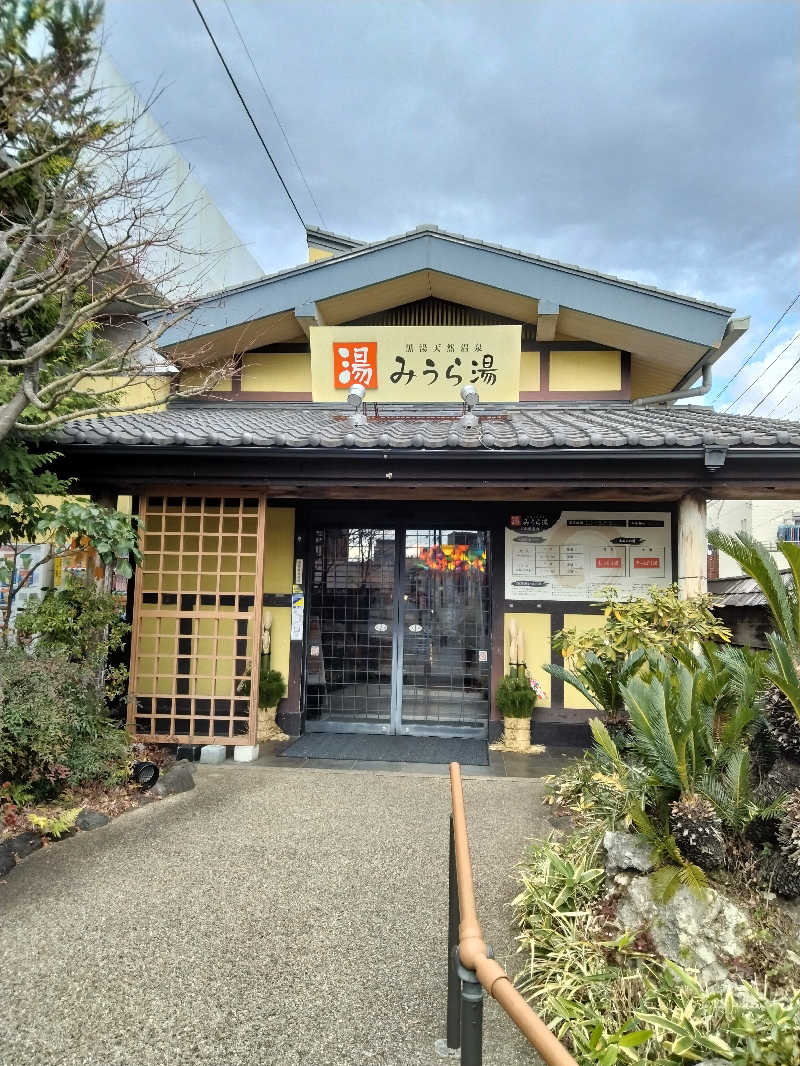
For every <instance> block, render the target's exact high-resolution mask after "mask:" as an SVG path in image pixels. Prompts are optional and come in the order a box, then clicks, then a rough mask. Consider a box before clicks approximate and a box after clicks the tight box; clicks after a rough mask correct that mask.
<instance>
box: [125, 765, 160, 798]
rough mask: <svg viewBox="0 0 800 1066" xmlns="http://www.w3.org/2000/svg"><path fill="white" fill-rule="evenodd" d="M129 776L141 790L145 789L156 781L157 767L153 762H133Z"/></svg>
mask: <svg viewBox="0 0 800 1066" xmlns="http://www.w3.org/2000/svg"><path fill="white" fill-rule="evenodd" d="M131 777H132V778H133V780H134V781H135V782H136V784H137V785H138V786H139V788H141V789H142V791H147V789H148V788H152V787H153V785H154V784H155V783H156V781H158V767H157V766H156V764H155V763H154V762H135V763H134V764H133V770H132V772H131Z"/></svg>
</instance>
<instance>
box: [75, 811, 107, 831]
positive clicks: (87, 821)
mask: <svg viewBox="0 0 800 1066" xmlns="http://www.w3.org/2000/svg"><path fill="white" fill-rule="evenodd" d="M110 821H111V819H110V818H109V817H108V815H107V814H103V813H102V812H101V811H93V810H91V808H89V807H84V808H83V810H82V811H81V813H80V814H79V815H78V817H77V818H76V819H75V825H76V827H77V828H78V829H83V830H84V831H85V832H86V831H88V830H90V829H99V828H100V826H101V825H108V823H109V822H110Z"/></svg>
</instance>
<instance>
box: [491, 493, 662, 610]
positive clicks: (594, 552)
mask: <svg viewBox="0 0 800 1066" xmlns="http://www.w3.org/2000/svg"><path fill="white" fill-rule="evenodd" d="M505 548H506V581H505V586H506V587H505V597H506V599H507V600H577V601H581V600H596V599H597V598H598V596H599V593H600V590H601V589H602V588H603V586H605V585H613V586H615V588H618V589H619V591H620V592H621V593H623V594H626V595H630V596H640V595H643V594H644V593H646V592H647V590H648V589H649V588H650V587H651V586H652V585H659V586H662V587H663V586H666V585H669V584H671V582H672V524H671V515H670V514H669V513H668V512H654V511H641V512H640V511H561V513H560V514H559V513H558V512H556V513H554V514H553V513H551V514H546V513H533V512H529V513H527V514H525V513H520V514H512V515H509V516H508V518H507V519H506V543H505Z"/></svg>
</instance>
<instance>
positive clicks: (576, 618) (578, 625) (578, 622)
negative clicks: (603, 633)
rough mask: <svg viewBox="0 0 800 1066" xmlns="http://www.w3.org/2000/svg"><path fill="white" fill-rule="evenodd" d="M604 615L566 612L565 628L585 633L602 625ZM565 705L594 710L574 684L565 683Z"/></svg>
mask: <svg viewBox="0 0 800 1066" xmlns="http://www.w3.org/2000/svg"><path fill="white" fill-rule="evenodd" d="M602 623H603V616H602V615H597V614H565V615H564V629H575V630H576V631H577V632H578V633H579V634H580V633H585V632H586V630H587V629H597V627H598V626H600V625H602ZM565 665H566V667H567V669H569V668H570V663H569V662H567V663H566V664H565ZM564 707H566V708H569V709H570V710H576V711H577V710H580V711H585V710H587V709H588V710H594V707H592V705H591V703H589V701H588V700H587V699H586V697H585V696H582V695H581V694H580V692H578V690H577V689H576V688H573V687H572V685H567V684H565V685H564Z"/></svg>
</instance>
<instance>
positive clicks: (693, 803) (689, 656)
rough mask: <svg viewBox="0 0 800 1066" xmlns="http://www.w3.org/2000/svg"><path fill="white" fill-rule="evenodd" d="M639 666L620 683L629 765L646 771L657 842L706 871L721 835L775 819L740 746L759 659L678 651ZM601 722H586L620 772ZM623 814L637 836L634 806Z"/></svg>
mask: <svg viewBox="0 0 800 1066" xmlns="http://www.w3.org/2000/svg"><path fill="white" fill-rule="evenodd" d="M647 659H648V662H647V667H646V668H645V669H644V670H642V671H641V673H639V674H637V675H635V676H633V677H631V678H630V679H629V680H628V682H627V683H626V684H624V685H622V686H621V692H622V696H623V698H624V701H625V706H626V708H627V711H628V714H629V719H630V751H629V759H630V758H632V759H634V760H636V762H638V763H639V764H641V766H642V767H644V768H645V769H646V771H647V772H648V775H649V776H648V782H647V795H648V797H649V813H650V815H651V816H652V822H653V824H657V825H659V826H660V829H659V832H660V833H661V835H662V837H663V838H664V839H667V838H674V840H675V841H676V842H677V848H679V849H680V850H681V852H682V854H683V856H684V858H685V859H687V860H689V861H690V862H692V863H694V864H696V865H698V866H701V867H703V868H706V869H711V868H713V867H714V866H718V865H720V863H721V862H722V859H723V858H724V848H723V830H724V831H725V832H727V833H731V834H734V835H742V834H744V833H745V832H746V831H747V829H748V826H749V825H750V824H751V823H752V822H753V820H754V819H756V818H762V819H764V818H771V819H774V818H775V817H776V816H777V814H778V812H779V810H780V800H778V801H776V802H774V803H773V804H771V806H770V807H769V808H765V807H763V806H760V805H759V804H758V802H757V801H756V799H755V797H754V795H753V792H752V788H751V783H750V755H749V751H748V742H749V736H750V733H751V731H752V728H753V725H754V722H755V721H756V720H757V717H758V710H757V707H756V704H755V701H754V698H753V697H754V693H755V692H756V691H758V688H759V685H760V683H761V682H760V678H761V672H762V670H763V661H762V659H760V658H759V657H758V656H757V655H754V654H753V653H751V652H748V651H747V650H744V649H731V648H719V647H717V646H715V645H708V646H707V647H706V648H705V649H703V650H701V651H697V652H686V653H684V655H682V659H684V660H685V661H678V660H676V659H673V658H672V657H666V656H663V655H660V654H657V653H651V654H650V655H648V657H647ZM599 724H600V723H599V722H596V723H593V732H594V736H595V740H597V742H598V744H599V746H600V748H601V749H602V750H603V751H604V753H605V755H606V756H607V757H608V758H609V759H610V760H611V761H612V763H614V765H615V768H616V769H617V771H618V772H621V767H622V765H623V762H622V759H621V756H620V755H619V753H618V750H617V749H616V747H614V746H613V742H611V741H610V738H609V737H608V734H607V733H606V732H605V730H601V729H599V728H598V726H599ZM628 776H629V775H628ZM641 808H642V810H646V809H647V804H645V803H642V804H641ZM629 816H630V817H631V819H632V820H633V821H634V822H635V823H636V824H637V826H638V827H639V828H640V830H641V824H643V823H642V819H641V818H638V817H636V816H635V814H634V812H633V811H632V809H631V811H629ZM666 851H667V853H669V848H667V849H666Z"/></svg>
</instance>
